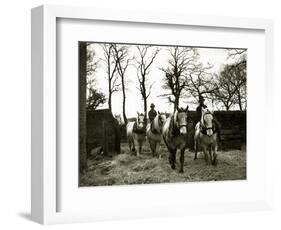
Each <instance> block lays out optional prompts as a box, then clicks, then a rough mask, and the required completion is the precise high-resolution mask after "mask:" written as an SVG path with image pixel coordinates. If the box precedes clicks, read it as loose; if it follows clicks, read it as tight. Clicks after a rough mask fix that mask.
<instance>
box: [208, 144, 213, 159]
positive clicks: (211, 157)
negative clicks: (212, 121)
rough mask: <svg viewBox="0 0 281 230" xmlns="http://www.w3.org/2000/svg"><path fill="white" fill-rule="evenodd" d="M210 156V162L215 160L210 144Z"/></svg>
mask: <svg viewBox="0 0 281 230" xmlns="http://www.w3.org/2000/svg"><path fill="white" fill-rule="evenodd" d="M208 150H209V157H210V162H211V163H212V162H213V154H212V146H209V149H208Z"/></svg>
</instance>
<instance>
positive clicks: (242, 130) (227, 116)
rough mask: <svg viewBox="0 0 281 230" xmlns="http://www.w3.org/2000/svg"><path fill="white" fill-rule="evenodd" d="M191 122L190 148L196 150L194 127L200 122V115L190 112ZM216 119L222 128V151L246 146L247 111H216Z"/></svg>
mask: <svg viewBox="0 0 281 230" xmlns="http://www.w3.org/2000/svg"><path fill="white" fill-rule="evenodd" d="M190 117H191V122H190V124H189V127H188V128H189V138H188V146H189V148H191V149H193V148H194V127H195V124H196V123H197V122H198V119H199V118H198V115H197V113H196V112H195V111H191V112H190ZM214 117H215V118H216V120H217V121H218V122H219V123H220V126H221V143H220V146H219V148H220V149H222V150H228V149H241V147H242V146H243V145H245V144H246V138H247V130H246V129H247V122H246V119H247V115H246V111H215V112H214Z"/></svg>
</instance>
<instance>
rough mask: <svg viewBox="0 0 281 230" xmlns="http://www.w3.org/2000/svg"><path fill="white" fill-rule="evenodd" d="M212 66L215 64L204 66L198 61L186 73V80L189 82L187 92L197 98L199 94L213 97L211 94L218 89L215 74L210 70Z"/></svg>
mask: <svg viewBox="0 0 281 230" xmlns="http://www.w3.org/2000/svg"><path fill="white" fill-rule="evenodd" d="M212 68H213V66H212V65H210V64H208V65H207V66H203V64H202V63H198V64H196V65H195V66H194V68H193V69H192V71H190V72H189V73H188V74H187V75H186V81H187V82H188V84H187V86H186V90H187V93H188V94H189V95H191V96H192V97H194V98H195V99H196V100H197V99H198V97H199V95H204V96H205V98H206V97H207V98H210V99H212V97H211V95H212V93H213V92H214V91H215V90H216V89H217V86H216V85H215V84H214V83H213V82H214V79H213V74H212V73H211V72H210V70H211V69H212Z"/></svg>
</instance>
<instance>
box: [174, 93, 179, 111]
mask: <svg viewBox="0 0 281 230" xmlns="http://www.w3.org/2000/svg"><path fill="white" fill-rule="evenodd" d="M178 106H179V96H175V103H174V111H176V110H177V108H178Z"/></svg>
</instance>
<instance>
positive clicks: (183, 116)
mask: <svg viewBox="0 0 281 230" xmlns="http://www.w3.org/2000/svg"><path fill="white" fill-rule="evenodd" d="M187 113H188V106H187V107H186V108H185V109H183V108H177V110H176V112H175V113H174V119H175V120H174V122H175V124H176V126H177V127H178V129H179V131H180V135H186V134H187Z"/></svg>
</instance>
